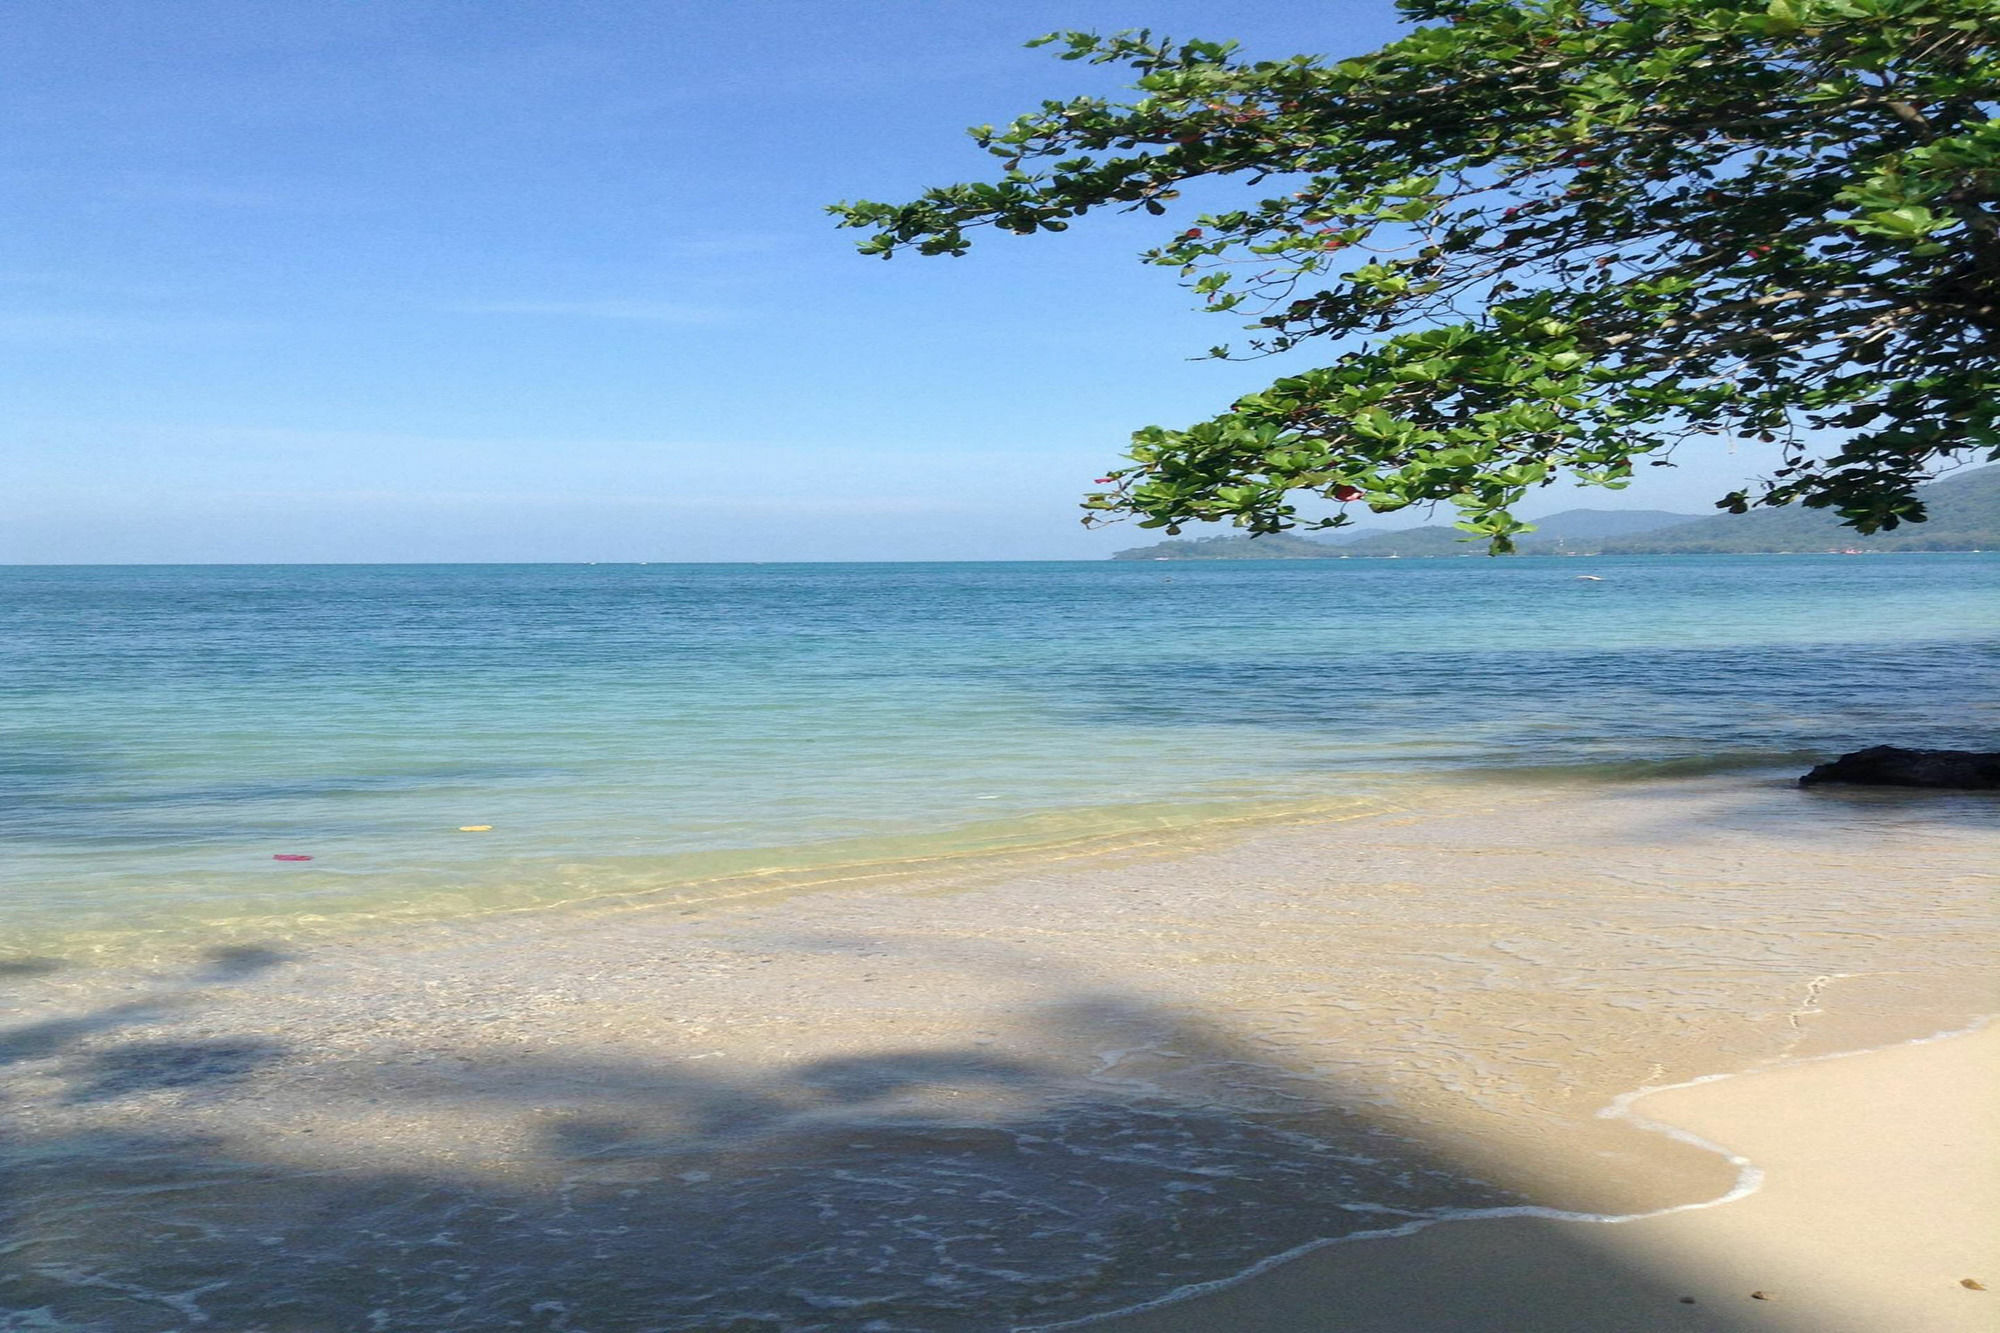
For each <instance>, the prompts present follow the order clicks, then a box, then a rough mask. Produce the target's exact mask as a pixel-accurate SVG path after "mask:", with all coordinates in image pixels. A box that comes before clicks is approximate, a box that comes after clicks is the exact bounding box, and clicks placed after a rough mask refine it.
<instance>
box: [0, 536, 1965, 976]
mask: <svg viewBox="0 0 2000 1333" xmlns="http://www.w3.org/2000/svg"><path fill="white" fill-rule="evenodd" d="M1583 573H1588V574H1591V575H1595V576H1597V578H1598V579H1599V580H1600V581H1595V582H1593V581H1588V580H1584V579H1581V578H1579V577H1578V576H1579V575H1580V574H1583ZM1996 734H2000V557H1995V556H1991V555H1986V556H1979V555H1964V556H1954V555H1910V556H1894V557H1874V558H1865V559H1857V558H1843V557H1782V558H1778V557H1773V558H1757V557H1712V558H1701V557H1675V558H1623V559H1616V558H1604V559H1593V560H1573V559H1572V560H1562V559H1554V558H1541V559H1515V560H1505V561H1492V560H1483V559H1465V560H1402V561H1393V562H1390V561H1362V560H1354V561H1327V562H1310V563H1308V562H1297V563H1292V562H1284V563H1279V562H1272V563H1225V562H1215V563H1174V564H1159V563H1139V564H1128V563H1111V562H1103V563H1063V564H990V565H980V564H942V565H790V566H787V565H763V566H744V565H707V566H688V565H654V566H572V565H564V566H456V567H454V566H407V567H394V566H375V567H359V566H314V567H188V568H166V567H146V568H9V569H0V829H4V835H5V860H4V864H0V939H9V940H12V941H15V942H17V943H21V944H29V943H34V942H36V941H43V940H47V939H49V938H53V937H61V938H63V939H66V940H68V941H69V942H70V943H71V944H76V943H78V942H79V941H83V940H86V939H91V938H101V939H106V940H108V939H113V938H123V937H125V936H128V935H130V934H131V933H132V932H134V931H138V932H142V933H144V932H154V931H166V932H170V933H171V932H174V931H180V930H185V929H191V928H197V927H199V928H212V927H215V926H217V925H220V924H226V923H231V922H236V923H241V924H243V925H245V926H246V928H247V927H249V926H252V925H254V927H255V928H256V929H258V930H259V931H262V932H265V933H268V932H269V931H271V930H272V929H279V928H283V927H285V926H286V925H288V924H289V925H291V926H302V925H304V924H307V923H319V924H326V923H332V924H335V925H338V924H340V923H342V922H344V921H350V920H361V919H365V918H368V917H372V916H375V915H379V914H381V913H384V912H388V913H392V914H402V913H418V914H425V915H439V914H444V915H449V914H453V913H460V912H475V911H481V910H488V909H491V908H494V907H499V906H508V905H515V904H522V903H540V902H554V901H565V900H574V899H582V898H589V897H592V896H596V895H601V894H607V893H625V892H633V891H663V890H676V889H677V887H678V888H679V889H683V890H686V891H689V892H694V891H695V889H696V887H697V886H699V885H702V884H708V883H713V882H716V881H717V880H718V878H727V877H729V876H741V875H743V874H746V873H750V872H788V871H790V872H801V871H811V870H813V869H814V868H815V867H825V866H838V865H853V864H859V863H880V862H884V861H894V860H896V859H897V858H899V857H911V856H935V855H949V854H952V853H954V852H957V851H963V850H966V849H969V848H976V847H1021V846H1031V845H1035V844H1037V843H1038V842H1049V841H1056V840H1061V839H1064V838H1073V837H1079V836H1088V835H1090V834H1092V833H1093V832H1098V831H1105V830H1114V829H1116V828H1119V827H1131V826H1134V825H1143V824H1146V823H1153V822H1174V821H1176V820H1181V821H1189V820H1192V821H1196V822H1198V821H1199V820H1201V819H1204V818H1211V817H1214V816H1215V815H1216V814H1218V813H1228V812H1230V811H1235V810H1247V809H1252V808H1261V807H1263V806H1266V805H1270V804H1271V803H1283V802H1299V801H1307V802H1309V801H1312V800H1315V799H1320V798H1324V797H1329V796H1338V795H1340V794H1341V793H1344V792H1352V791H1356V790H1361V789H1365V788H1367V787H1368V786H1369V785H1370V784H1371V783H1378V782H1379V781H1380V780H1381V778H1383V777H1384V776H1394V775H1403V776H1409V775H1422V774H1426V773H1435V772H1453V771H1459V770H1466V769H1481V770H1494V769H1516V768H1544V767H1548V766H1570V765H1584V766H1591V765H1597V766H1608V767H1605V768H1601V769H1597V770H1592V771H1599V772H1603V773H1605V774H1607V775H1613V776H1615V775H1616V774H1617V773H1618V772H1621V771H1624V770H1626V769H1627V768H1629V767H1631V766H1645V765H1649V764H1653V763H1656V762H1659V761H1671V760H1688V759H1698V760H1701V761H1703V762H1707V761H1710V760H1714V761H1718V762H1722V763H1729V762H1737V761H1741V762H1744V763H1759V762H1799V760H1800V757H1801V756H1807V755H1813V754H1831V753H1834V752H1838V751H1840V750H1844V749H1849V748H1854V747H1857V746H1860V745H1864V744H1872V743H1880V742H1896V743H1901V744H1911V745H1970V744H1978V745H1987V746H1990V745H1993V744H1995V743H1996ZM463 825H491V826H492V831H491V832H484V833H462V832H459V831H458V830H459V828H460V827H461V826H463ZM279 855H288V856H310V857H311V858H312V860H311V861H309V862H300V861H276V860H274V859H273V858H274V857H276V856H279Z"/></svg>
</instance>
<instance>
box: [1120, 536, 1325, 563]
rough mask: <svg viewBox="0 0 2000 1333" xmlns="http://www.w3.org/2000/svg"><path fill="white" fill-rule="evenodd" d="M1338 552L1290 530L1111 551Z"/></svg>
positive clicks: (1296, 556) (1273, 555) (1291, 555)
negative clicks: (1262, 534) (1258, 535)
mask: <svg viewBox="0 0 2000 1333" xmlns="http://www.w3.org/2000/svg"><path fill="white" fill-rule="evenodd" d="M1339 554H1340V552H1339V551H1338V550H1336V549H1335V548H1334V547H1332V546H1329V545H1328V544H1327V543H1325V542H1319V541H1314V540H1312V539H1311V538H1310V537H1298V536H1294V535H1293V534H1291V533H1289V532H1272V533H1266V534H1265V535H1264V536H1262V537H1246V536H1243V535H1242V534H1240V533H1224V534H1222V535H1220V536H1216V537H1196V538H1195V539H1193V540H1192V541H1181V540H1175V541H1167V542H1156V543H1154V544H1153V545H1151V546H1134V547H1131V548H1130V549H1128V550H1123V551H1118V552H1115V553H1114V554H1113V555H1112V557H1111V558H1112V559H1113V560H1324V559H1327V558H1328V557H1331V556H1338V555H1339Z"/></svg>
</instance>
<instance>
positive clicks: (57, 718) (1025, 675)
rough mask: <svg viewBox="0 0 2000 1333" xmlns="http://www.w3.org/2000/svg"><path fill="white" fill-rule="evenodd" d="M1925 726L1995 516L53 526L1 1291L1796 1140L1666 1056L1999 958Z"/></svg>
mask: <svg viewBox="0 0 2000 1333" xmlns="http://www.w3.org/2000/svg"><path fill="white" fill-rule="evenodd" d="M1883 743H1894V744H1900V745H1908V746H1938V747H1952V748H1965V747H1970V748H1982V749H1993V748H2000V554H1962V555H1961V554H1899V555H1877V556H1839V555H1827V556H1770V557H1756V556H1726V557H1725V556H1717V557H1702V556H1687V557H1572V558H1559V557H1521V558H1510V559H1484V558H1463V559H1401V560H1383V559H1375V560H1368V559H1350V560H1317V561H1245V562H1226V561H1217V562H1198V561H1188V562H1182V561H1163V562H1152V561H1139V562H1113V561H1102V562H1092V563H1081V562H1079V563H1045V564H1038V563H1007V564H855V565H837V564H813V565H803V564H802V565H782V564H770V565H665V564H661V565H610V564H600V565H533V566H505V565H479V566H311V567H305V566H260V567H251V566H245V567H222V566H202V567H181V568H175V567H143V568H124V567H116V568H114V567H79V568H43V567H16V568H7V569H0V1331H4V1333H16V1331H19V1333H27V1331H28V1330H35V1331H36V1333H46V1331H49V1330H64V1331H67V1333H178V1331H179V1330H187V1329H226V1330H229V1331H230V1333H350V1331H353V1333H360V1331H362V1330H367V1331H368V1333H378V1331H384V1330H386V1331H387V1333H399V1331H400V1330H406V1329H408V1330H414V1329H423V1330H462V1331H464V1333H485V1331H486V1330H492V1329H503V1328H519V1329H531V1330H543V1331H545V1333H638V1331H640V1330H646V1331H648V1333H721V1331H729V1333H998V1331H999V1330H1003V1329H1009V1330H1013V1329H1019V1330H1029V1329H1055V1328H1066V1327H1073V1326H1077V1325H1078V1323H1079V1321H1084V1322H1088V1321H1094V1320H1096V1319H1097V1318H1099V1317H1101V1316H1105V1315H1107V1314H1112V1313H1115V1312H1116V1311H1119V1310H1125V1309H1132V1308H1136V1307H1142V1306H1145V1305H1147V1304H1149V1303H1155V1302H1159V1301H1162V1300H1172V1299H1175V1298H1176V1297H1177V1295H1184V1294H1187V1293H1189V1292H1192V1291H1198V1290H1201V1289H1203V1288H1204V1287H1206V1286H1208V1285H1211V1284H1214V1283H1219V1282H1228V1281H1233V1280H1237V1279H1238V1278H1241V1277H1242V1276H1244V1275H1245V1274H1252V1273H1255V1272H1256V1271H1258V1270H1259V1269H1260V1268H1262V1267H1264V1266H1267V1265H1269V1264H1270V1263H1271V1262H1273V1261H1274V1260H1276V1259H1277V1258H1279V1257H1281V1256H1283V1255H1285V1254H1289V1253H1296V1252H1299V1251H1302V1250H1305V1249H1310V1248H1313V1247H1315V1246H1319V1245H1325V1244H1339V1243H1345V1242H1346V1241H1347V1240H1351V1239H1354V1238H1356V1237H1366V1236H1370V1235H1380V1234H1383V1233H1385V1232H1386V1233H1393V1234H1402V1233H1407V1232H1409V1231H1411V1230H1414V1229H1418V1228H1421V1227H1424V1226H1428V1225H1431V1224H1433V1223H1435V1222H1438V1221H1441V1220H1447V1219H1472V1218H1478V1217H1490V1216H1520V1215H1524V1214H1525V1215H1535V1216H1543V1217H1560V1218H1573V1219H1579V1220H1583V1221H1589V1222H1600V1221H1615V1220H1618V1219H1629V1218H1633V1217H1638V1216H1645V1215H1651V1214H1654V1213H1657V1212H1659V1211H1662V1210H1664V1209H1669V1208H1683V1207H1703V1206H1711V1205H1713V1204H1714V1203H1716V1202H1717V1201H1721V1200H1729V1199H1734V1198H1738V1197H1741V1196H1742V1195H1743V1194H1745V1193H1747V1192H1750V1191H1751V1190H1754V1189H1755V1188H1756V1187H1757V1171H1758V1168H1757V1165H1756V1164H1755V1163H1751V1162H1745V1161H1743V1160H1741V1159H1738V1158H1735V1157H1733V1156H1732V1155H1730V1154H1729V1153H1728V1152H1727V1151H1726V1150H1725V1149H1722V1148H1718V1147H1716V1146H1715V1145H1709V1144H1704V1143H1702V1142H1700V1141H1698V1140H1694V1139H1691V1138H1688V1137H1687V1136H1684V1135H1683V1136H1680V1137H1675V1136H1674V1135H1672V1134H1663V1133H1660V1132H1658V1127H1657V1126H1653V1127H1650V1128H1649V1127H1648V1126H1647V1125H1646V1124H1645V1122H1644V1102H1643V1100H1641V1101H1639V1102H1637V1103H1636V1108H1637V1109H1636V1112H1633V1113H1631V1114H1628V1113H1627V1112H1630V1111H1632V1108H1633V1107H1634V1106H1635V1103H1634V1101H1633V1098H1634V1097H1635V1096H1637V1095H1638V1094H1639V1093H1640V1092H1641V1091H1642V1090H1643V1089H1644V1088H1648V1087H1660V1086H1673V1085H1676V1084H1684V1083H1687V1082H1692V1081H1697V1080H1702V1079H1707V1078H1711V1077H1715V1076H1718V1075H1727V1074H1733V1073H1739V1072H1743V1071H1746V1070H1752V1069H1757V1068H1765V1067H1769V1066H1771V1065H1774V1064H1782V1063H1785V1062H1788V1061H1793V1060H1797V1059H1805V1058H1812V1057H1815V1056H1820V1055H1828V1054H1835V1053H1840V1052H1844V1051H1852V1050H1857V1049H1867V1048H1871V1047H1874V1046H1880V1045H1885V1044H1890V1043H1894V1042H1900V1041H1907V1040H1913V1039H1920V1038H1924V1037H1928V1036H1932V1035H1935V1034H1938V1033H1941V1032H1949V1031H1954V1030H1959V1029H1963V1028H1965V1027H1966V1026H1968V1025H1970V1024H1974V1023H1977V1022H1979V1021H1981V1020H1982V1019H1983V1018H1985V1017H1987V1016H1989V1015H1992V1014H1994V1013H1996V1012H2000V993H1996V991H1995V987H1994V984H1993V975H1992V969H1991V959H1992V950H1993V947H1994V942H1995V940H1996V938H2000V923H1996V920H1995V907H1996V905H1997V904H2000V892H1996V889H2000V878H1996V874H1995V870H1996V867H2000V803H1996V802H1995V801H1993V800H1991V799H1990V796H1991V794H1990V793H1977V792H1973V793H1961V794H1948V793H1933V792H1925V793H1908V792H1903V793H1895V792H1878V791H1868V790H1857V789H1847V790H1838V789H1829V788H1813V789H1811V790H1807V791H1802V790H1801V789H1800V788H1799V787H1798V786H1797V784H1796V781H1795V779H1796V777H1797V775H1798V774H1800V773H1801V772H1803V771H1804V770H1805V769H1806V768H1807V767H1808V766H1809V765H1810V764H1812V763H1814V762H1817V761H1820V760H1823V759H1827V758H1831V757H1833V756H1834V755H1837V754H1839V753H1842V752H1844V751H1848V750H1853V749H1858V748H1861V747H1864V746H1868V745H1874V744H1883ZM1610 1253H1611V1251H1610V1250H1609V1249H1607V1250H1606V1254H1607V1256H1609V1255H1610ZM1606 1262H1612V1260H1611V1259H1610V1258H1609V1257H1607V1259H1606ZM1675 1308H1678V1307H1675ZM1632 1326H1635V1327H1636V1326H1639V1325H1637V1324H1633V1325H1632Z"/></svg>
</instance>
